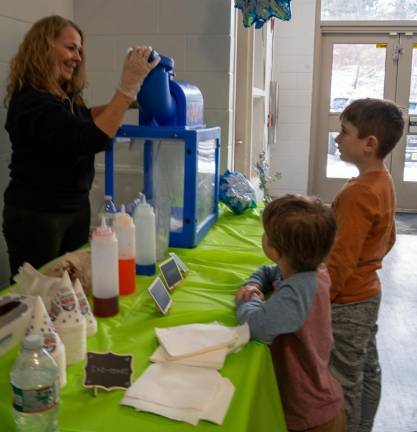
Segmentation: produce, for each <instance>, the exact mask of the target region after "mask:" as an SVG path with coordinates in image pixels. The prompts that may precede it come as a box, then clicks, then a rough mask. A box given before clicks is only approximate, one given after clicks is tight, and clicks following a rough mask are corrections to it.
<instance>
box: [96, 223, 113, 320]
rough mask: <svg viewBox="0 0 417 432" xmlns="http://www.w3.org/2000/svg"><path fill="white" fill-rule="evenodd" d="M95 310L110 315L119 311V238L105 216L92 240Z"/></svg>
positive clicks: (100, 313)
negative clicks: (107, 223) (108, 224)
mask: <svg viewBox="0 0 417 432" xmlns="http://www.w3.org/2000/svg"><path fill="white" fill-rule="evenodd" d="M91 279H92V291H93V305H94V307H93V312H94V315H95V316H97V317H110V316H114V315H116V314H117V312H119V269H118V247H117V238H116V235H115V234H114V232H113V231H112V229H111V228H110V227H108V226H107V225H106V221H105V219H104V217H102V218H101V226H99V227H97V228H96V229H95V230H94V232H93V237H92V240H91Z"/></svg>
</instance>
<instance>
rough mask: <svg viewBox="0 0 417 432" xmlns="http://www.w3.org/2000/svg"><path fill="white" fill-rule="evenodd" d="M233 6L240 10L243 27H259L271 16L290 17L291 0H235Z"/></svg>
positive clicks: (282, 18) (287, 19)
mask: <svg viewBox="0 0 417 432" xmlns="http://www.w3.org/2000/svg"><path fill="white" fill-rule="evenodd" d="M235 7H236V8H237V9H240V10H241V11H242V14H243V25H244V26H245V27H251V26H252V25H255V28H257V29H258V28H261V27H262V26H263V25H264V24H265V23H266V22H267V21H268V20H269V19H270V18H271V17H276V18H278V19H280V20H284V21H289V20H290V19H291V0H235Z"/></svg>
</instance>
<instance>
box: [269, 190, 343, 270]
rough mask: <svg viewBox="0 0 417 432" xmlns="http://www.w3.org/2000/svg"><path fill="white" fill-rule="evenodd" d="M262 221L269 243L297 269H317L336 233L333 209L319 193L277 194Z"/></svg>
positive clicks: (328, 250)
mask: <svg viewBox="0 0 417 432" xmlns="http://www.w3.org/2000/svg"><path fill="white" fill-rule="evenodd" d="M262 222H263V225H264V230H265V234H266V236H267V237H268V243H269V246H271V247H273V248H274V249H276V250H278V251H279V252H280V253H282V254H283V255H284V256H285V258H286V259H287V260H288V264H289V265H290V266H291V267H292V268H293V269H294V270H296V271H297V272H302V271H314V270H316V269H317V267H318V266H319V264H320V263H321V262H322V261H323V260H324V259H325V258H326V256H327V255H328V254H329V252H330V248H331V247H332V244H333V240H334V236H335V233H336V220H335V217H334V214H333V211H332V210H331V209H330V208H329V207H327V206H325V205H324V204H323V202H322V201H321V200H320V199H318V198H316V197H304V196H301V195H285V196H283V197H281V198H277V199H275V200H274V201H272V202H271V203H269V204H268V205H267V206H266V207H265V210H264V212H263V216H262Z"/></svg>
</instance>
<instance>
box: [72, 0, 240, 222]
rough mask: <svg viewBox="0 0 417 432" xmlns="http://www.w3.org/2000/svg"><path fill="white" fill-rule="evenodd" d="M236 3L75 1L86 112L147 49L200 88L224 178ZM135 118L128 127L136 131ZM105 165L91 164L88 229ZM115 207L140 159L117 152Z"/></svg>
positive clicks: (134, 183) (136, 175)
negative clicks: (132, 53) (217, 134)
mask: <svg viewBox="0 0 417 432" xmlns="http://www.w3.org/2000/svg"><path fill="white" fill-rule="evenodd" d="M233 10H234V9H233V2H232V1H229V0H227V1H225V0H198V1H195V0H118V1H117V2H115V1H112V0H88V1H84V0H74V19H75V21H76V22H77V24H79V25H80V27H81V28H82V30H83V31H84V33H85V36H86V56H87V76H88V81H89V88H88V91H87V93H86V97H87V100H88V103H89V105H97V104H103V103H106V102H107V101H108V100H109V99H110V97H111V96H112V94H113V92H114V89H115V87H116V86H117V83H118V80H119V76H120V71H121V67H122V62H123V58H124V56H125V54H126V50H127V48H128V47H129V46H132V45H151V46H152V47H153V48H155V49H156V50H157V51H158V52H159V53H161V54H164V55H167V56H169V57H172V58H174V60H175V74H176V78H177V79H180V80H187V81H189V82H191V83H192V84H194V85H196V86H197V87H199V88H200V90H201V92H202V93H203V96H204V104H205V113H204V115H205V122H206V123H207V124H209V125H217V126H220V127H221V128H222V160H221V166H222V170H223V169H225V168H226V167H227V166H230V164H231V157H232V151H231V146H232V142H231V141H232V138H231V137H232V129H233V78H234V77H233V74H234V60H233V55H232V54H233V44H234V42H233V34H234V28H233V23H234V12H233ZM137 117H138V114H137V111H134V110H133V111H132V112H129V113H128V114H127V116H126V118H125V123H130V124H137V121H138V120H137ZM103 161H104V159H103V157H102V156H100V157H97V159H96V178H95V182H94V185H93V189H92V194H91V201H92V211H93V216H92V222H93V223H94V222H95V221H96V220H97V219H96V216H95V214H96V213H97V211H98V209H99V207H100V205H101V203H102V199H103V190H104V187H103V175H104V174H103ZM115 162H116V165H117V167H116V170H115V171H116V179H115V183H116V187H115V194H116V202H117V204H118V205H120V203H121V202H123V201H126V200H127V199H129V198H131V197H133V196H134V195H135V194H136V192H137V189H138V184H139V185H140V184H141V181H142V161H141V157H140V152H138V151H137V150H136V151H132V152H130V151H129V150H128V146H127V145H124V147H123V148H122V146H120V147H119V150H118V154H117V155H116V161H115Z"/></svg>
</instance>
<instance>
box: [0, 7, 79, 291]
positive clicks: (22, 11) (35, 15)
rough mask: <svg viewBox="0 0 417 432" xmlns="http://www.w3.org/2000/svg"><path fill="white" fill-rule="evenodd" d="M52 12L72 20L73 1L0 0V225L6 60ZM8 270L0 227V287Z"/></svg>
mask: <svg viewBox="0 0 417 432" xmlns="http://www.w3.org/2000/svg"><path fill="white" fill-rule="evenodd" d="M52 14H58V15H62V16H65V17H66V18H69V19H72V18H73V16H74V10H73V0H30V1H27V0H2V1H1V2H0V101H1V103H0V227H1V225H2V223H3V194H4V190H5V188H6V186H7V185H8V183H9V169H8V165H9V161H10V154H11V145H10V141H9V137H8V135H7V133H6V131H5V130H4V123H5V121H6V110H5V108H4V106H3V99H4V95H5V92H4V90H5V80H6V77H7V74H8V70H9V62H10V59H11V58H12V57H13V56H14V55H15V53H16V51H17V48H18V46H19V45H20V43H21V41H22V39H23V36H24V34H25V33H26V32H27V31H28V30H29V28H30V27H31V25H32V24H33V23H34V22H35V21H37V20H38V19H40V18H42V17H44V16H48V15H52ZM28 222H29V221H28ZM9 272H10V269H9V263H8V258H7V250H6V243H5V241H4V237H3V232H2V230H1V229H0V289H1V288H4V287H6V286H8V285H9Z"/></svg>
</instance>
